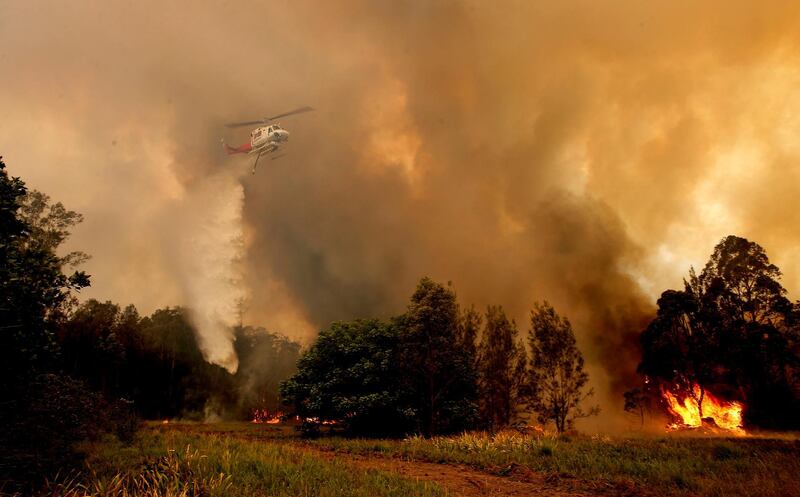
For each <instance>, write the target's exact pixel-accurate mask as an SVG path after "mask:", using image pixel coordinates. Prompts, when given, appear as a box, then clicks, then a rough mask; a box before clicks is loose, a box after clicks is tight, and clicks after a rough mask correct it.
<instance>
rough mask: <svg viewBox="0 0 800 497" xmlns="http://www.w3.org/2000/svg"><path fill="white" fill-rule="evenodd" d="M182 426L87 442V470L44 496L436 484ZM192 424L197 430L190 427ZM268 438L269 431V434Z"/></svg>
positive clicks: (335, 494)
mask: <svg viewBox="0 0 800 497" xmlns="http://www.w3.org/2000/svg"><path fill="white" fill-rule="evenodd" d="M188 426H189V428H188V429H169V430H161V429H153V428H152V427H151V428H149V429H145V430H143V431H142V432H141V433H140V434H139V435H138V436H137V438H136V440H135V442H134V444H133V445H131V446H123V445H121V444H119V443H118V442H116V441H113V440H110V439H109V440H106V441H103V442H102V443H95V444H92V445H87V446H86V447H85V451H86V452H87V470H86V471H84V472H83V473H82V474H81V475H72V476H70V477H67V478H59V479H57V480H56V481H55V482H53V483H51V484H49V485H48V487H47V488H46V489H45V492H43V494H42V495H48V496H61V497H83V496H98V497H100V496H102V497H112V496H114V497H127V496H134V495H137V496H152V497H155V496H201V495H202V496H222V495H225V496H248V497H250V496H276V497H284V496H286V497H289V496H292V497H299V496H320V497H340V496H342V497H343V496H364V497H367V496H407V495H408V496H420V497H434V496H441V495H445V493H444V492H443V491H442V490H441V489H440V488H439V487H437V486H436V485H433V484H430V483H425V482H417V481H413V480H409V479H405V478H402V477H400V476H397V475H393V474H387V473H383V472H379V471H371V470H370V471H367V470H357V469H353V468H352V467H349V466H346V465H345V464H344V463H341V462H337V461H335V460H332V461H326V460H323V459H320V458H317V457H313V456H311V455H308V454H306V453H304V452H303V451H302V450H299V449H297V448H293V447H291V446H289V445H286V444H275V443H265V442H264V441H263V440H248V439H241V438H237V437H236V436H231V435H232V434H233V433H236V432H238V433H242V432H243V431H242V430H233V431H230V432H227V433H208V432H205V430H204V429H203V428H202V425H188ZM192 430H196V432H195V433H192ZM272 435H273V436H274V435H275V434H274V433H272Z"/></svg>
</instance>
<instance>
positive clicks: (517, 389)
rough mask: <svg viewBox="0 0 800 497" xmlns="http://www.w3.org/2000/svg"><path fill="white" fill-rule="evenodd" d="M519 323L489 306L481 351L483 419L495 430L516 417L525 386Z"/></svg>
mask: <svg viewBox="0 0 800 497" xmlns="http://www.w3.org/2000/svg"><path fill="white" fill-rule="evenodd" d="M518 334H519V332H518V331H517V325H516V323H514V321H509V319H508V318H507V317H506V314H505V312H504V311H503V308H502V307H500V306H489V307H488V309H487V310H486V325H485V327H484V328H483V336H482V340H481V343H480V348H479V355H478V378H479V379H478V386H479V392H480V395H479V398H480V410H481V419H482V420H483V422H484V423H485V424H486V425H487V426H488V427H489V429H490V430H492V431H495V430H497V429H499V428H502V427H505V426H508V425H509V424H511V422H512V421H514V418H515V416H516V411H517V409H518V407H519V405H520V404H521V400H522V394H523V393H524V392H523V389H524V387H525V376H526V375H525V372H526V369H527V354H526V352H525V346H524V345H523V344H522V342H521V341H520V340H518Z"/></svg>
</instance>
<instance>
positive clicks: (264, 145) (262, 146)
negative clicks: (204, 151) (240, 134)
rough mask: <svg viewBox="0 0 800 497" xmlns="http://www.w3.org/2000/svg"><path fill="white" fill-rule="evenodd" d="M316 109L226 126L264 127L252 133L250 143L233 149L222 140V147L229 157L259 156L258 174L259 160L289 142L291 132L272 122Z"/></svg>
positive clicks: (303, 108) (300, 110)
mask: <svg viewBox="0 0 800 497" xmlns="http://www.w3.org/2000/svg"><path fill="white" fill-rule="evenodd" d="M312 110H314V109H312V108H311V107H300V108H299V109H294V110H292V111H289V112H284V113H283V114H278V115H277V116H271V117H265V118H263V119H259V120H257V121H244V122H240V123H229V124H226V125H225V127H226V128H238V127H240V126H252V125H254V124H263V126H259V127H258V128H256V129H254V130H253V131H251V132H250V142H249V143H244V144H242V145H239V146H238V147H231V146H230V145H228V144H227V143H225V140H224V139H223V140H222V146H223V147H224V148H225V151H226V152H227V153H228V155H233V154H258V155H256V160H255V162H254V163H253V174H255V173H256V166H257V165H258V159H260V158H261V156H262V155H263V154H270V153H272V152H275V151H276V150H278V148H279V147H280V146H281V145H282V144H284V143H286V142H287V141H289V132H288V131H286V130H285V129H283V128H281V126H280V124H278V123H273V124H270V123H272V121H274V120H276V119H280V118H281V117H286V116H292V115H294V114H302V113H303V112H310V111H312ZM278 157H280V156H277V157H273V158H272V159H273V160H275V159H277V158H278Z"/></svg>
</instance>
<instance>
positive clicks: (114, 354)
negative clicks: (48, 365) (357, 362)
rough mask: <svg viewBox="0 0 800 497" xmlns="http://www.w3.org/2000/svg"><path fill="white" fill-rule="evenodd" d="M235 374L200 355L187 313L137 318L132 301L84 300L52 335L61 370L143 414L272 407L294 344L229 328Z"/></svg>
mask: <svg viewBox="0 0 800 497" xmlns="http://www.w3.org/2000/svg"><path fill="white" fill-rule="evenodd" d="M234 336H235V341H234V349H235V351H236V354H237V357H238V359H239V368H238V369H237V371H236V373H235V374H231V373H229V372H228V371H227V370H226V369H224V368H222V367H220V366H217V365H215V364H210V363H209V362H207V361H206V360H205V358H204V357H203V354H202V352H201V350H200V347H199V344H198V342H197V339H196V334H195V331H194V329H193V327H192V325H191V324H190V322H189V319H188V316H187V311H186V310H185V309H182V308H179V307H177V308H166V309H159V310H157V311H155V312H154V313H153V314H152V315H150V316H147V317H143V318H142V317H140V316H139V314H138V313H137V311H136V308H135V307H133V306H132V305H130V306H128V307H126V308H125V309H120V307H119V306H117V305H115V304H112V303H110V302H106V303H101V302H98V301H96V300H88V301H87V302H85V303H83V304H82V305H81V306H79V307H78V308H77V309H76V310H75V311H73V312H71V313H70V315H69V316H68V318H67V319H66V320H65V321H64V323H63V324H62V325H61V326H59V328H58V332H57V334H56V337H57V343H58V345H59V348H60V353H61V359H62V361H61V363H62V364H63V367H64V369H65V372H66V373H68V374H69V375H71V376H74V377H76V378H81V379H83V380H84V381H86V382H87V383H88V385H89V386H90V387H92V388H93V389H95V390H97V391H100V392H102V393H103V394H105V395H106V396H107V397H109V398H118V399H125V400H126V401H127V402H129V403H130V405H131V408H132V409H133V410H134V411H135V412H136V413H137V414H138V415H140V416H141V417H143V418H145V419H168V418H182V419H194V420H208V419H214V420H217V419H249V418H250V416H251V415H252V413H253V411H254V410H256V409H269V410H276V409H277V408H278V407H279V390H278V384H279V381H280V380H282V379H285V378H288V377H289V376H290V375H291V374H292V373H293V372H294V371H295V364H296V361H297V358H298V357H299V353H300V346H299V344H298V343H296V342H293V341H291V340H289V339H287V338H286V337H284V336H281V335H278V334H274V333H269V332H267V331H266V330H264V329H263V328H253V327H236V328H235V329H234Z"/></svg>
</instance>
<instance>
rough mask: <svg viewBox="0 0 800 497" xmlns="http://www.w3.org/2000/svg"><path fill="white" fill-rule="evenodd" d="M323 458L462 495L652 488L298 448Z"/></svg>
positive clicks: (547, 495)
mask: <svg viewBox="0 0 800 497" xmlns="http://www.w3.org/2000/svg"><path fill="white" fill-rule="evenodd" d="M298 450H302V451H304V452H306V453H312V454H314V455H315V456H318V457H320V458H323V459H327V460H332V459H335V460H337V461H344V462H346V463H347V464H351V465H353V466H354V467H356V468H358V469H367V470H369V469H374V470H378V471H385V472H391V473H396V474H399V475H402V476H405V477H407V478H411V479H415V480H418V481H429V482H432V483H435V484H437V485H439V486H440V487H442V488H443V489H446V490H448V491H449V492H451V493H452V494H453V495H458V496H463V497H488V496H492V497H499V496H508V497H523V496H541V497H568V496H569V497H586V496H615V497H622V496H626V497H627V496H631V497H632V496H654V495H656V494H654V493H653V492H646V491H644V490H643V489H637V488H633V487H627V486H620V485H612V484H610V483H603V482H588V481H584V480H580V479H578V478H575V477H572V476H571V475H543V474H540V473H536V472H533V471H531V470H529V469H527V468H523V467H522V466H518V465H512V466H510V467H508V468H502V469H501V471H500V472H501V473H502V474H504V475H506V476H498V475H495V474H490V473H487V472H484V471H479V470H476V469H474V468H470V467H467V466H463V465H454V464H437V463H430V462H420V461H407V460H403V459H397V458H389V457H380V456H375V455H372V456H369V457H366V456H360V455H354V454H345V453H341V452H335V451H324V450H319V449H316V448H311V447H308V446H304V447H302V448H298Z"/></svg>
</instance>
